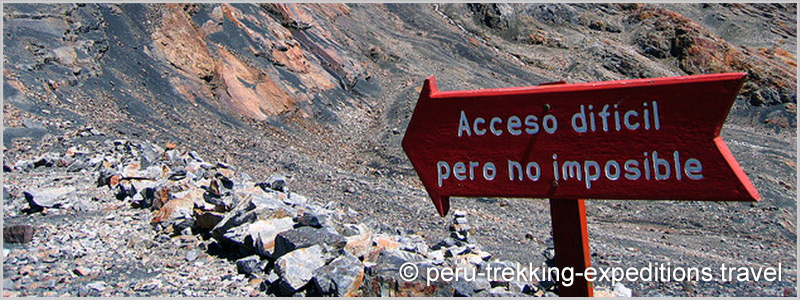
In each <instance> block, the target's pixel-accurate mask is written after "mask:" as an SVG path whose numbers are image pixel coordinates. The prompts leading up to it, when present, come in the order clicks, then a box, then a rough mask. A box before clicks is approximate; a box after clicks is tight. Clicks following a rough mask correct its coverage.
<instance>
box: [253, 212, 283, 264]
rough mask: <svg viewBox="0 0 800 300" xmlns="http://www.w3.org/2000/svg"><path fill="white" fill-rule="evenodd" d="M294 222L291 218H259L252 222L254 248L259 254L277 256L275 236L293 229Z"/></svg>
mask: <svg viewBox="0 0 800 300" xmlns="http://www.w3.org/2000/svg"><path fill="white" fill-rule="evenodd" d="M293 226H294V222H293V221H292V219H291V218H288V217H287V218H281V219H269V220H257V221H255V222H253V223H251V224H250V236H251V237H252V239H253V248H254V250H255V252H256V253H257V254H259V255H263V256H266V257H275V256H273V254H274V253H275V238H276V236H277V235H278V234H279V233H281V232H285V231H287V230H290V229H292V227H293Z"/></svg>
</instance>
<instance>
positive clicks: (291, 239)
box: [274, 227, 347, 257]
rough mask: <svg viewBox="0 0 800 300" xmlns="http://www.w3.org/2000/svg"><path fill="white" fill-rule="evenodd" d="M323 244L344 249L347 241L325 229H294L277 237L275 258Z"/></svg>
mask: <svg viewBox="0 0 800 300" xmlns="http://www.w3.org/2000/svg"><path fill="white" fill-rule="evenodd" d="M321 244H326V245H328V246H331V247H333V248H344V246H345V245H346V244H347V241H346V240H345V239H344V238H343V237H342V236H341V235H338V234H336V233H333V232H330V231H328V230H325V229H318V228H313V227H299V228H294V229H292V230H288V231H285V232H282V233H280V234H278V236H277V237H275V252H274V256H275V257H280V256H282V255H284V254H285V253H288V252H290V251H293V250H295V249H300V248H306V247H310V246H312V245H321Z"/></svg>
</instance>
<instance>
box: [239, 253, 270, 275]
mask: <svg viewBox="0 0 800 300" xmlns="http://www.w3.org/2000/svg"><path fill="white" fill-rule="evenodd" d="M267 264H269V261H267V260H262V259H261V257H259V256H258V255H251V256H248V257H244V258H240V259H238V260H236V270H237V271H238V272H239V273H240V274H245V275H247V276H250V277H261V276H263V275H264V270H265V269H266V268H267Z"/></svg>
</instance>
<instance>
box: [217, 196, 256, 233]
mask: <svg viewBox="0 0 800 300" xmlns="http://www.w3.org/2000/svg"><path fill="white" fill-rule="evenodd" d="M255 208H256V206H255V204H253V202H252V201H242V202H240V203H238V204H237V205H236V206H235V207H234V208H233V209H232V210H231V212H229V213H228V214H226V215H225V218H224V219H222V221H220V222H219V223H218V224H217V226H214V228H213V229H212V230H211V235H212V236H213V237H214V238H215V239H216V240H217V241H220V242H228V240H227V239H226V238H225V234H226V233H227V232H228V231H229V230H230V229H231V228H234V227H237V226H241V225H243V224H249V223H252V222H253V221H255V220H256V218H257V216H256V213H255V212H254V211H253V210H254V209H255Z"/></svg>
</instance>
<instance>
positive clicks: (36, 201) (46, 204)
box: [24, 186, 76, 212]
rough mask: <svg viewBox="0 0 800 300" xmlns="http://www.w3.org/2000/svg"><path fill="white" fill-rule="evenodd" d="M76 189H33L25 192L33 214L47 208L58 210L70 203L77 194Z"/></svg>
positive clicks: (65, 187)
mask: <svg viewBox="0 0 800 300" xmlns="http://www.w3.org/2000/svg"><path fill="white" fill-rule="evenodd" d="M75 191H76V189H75V187H73V186H63V187H58V188H44V189H31V190H27V191H25V192H24V195H25V199H26V200H28V206H29V208H30V211H31V212H39V211H42V210H44V209H45V208H58V207H61V206H62V205H64V204H65V203H66V202H68V201H69V200H70V199H72V197H73V196H74V194H75Z"/></svg>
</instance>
